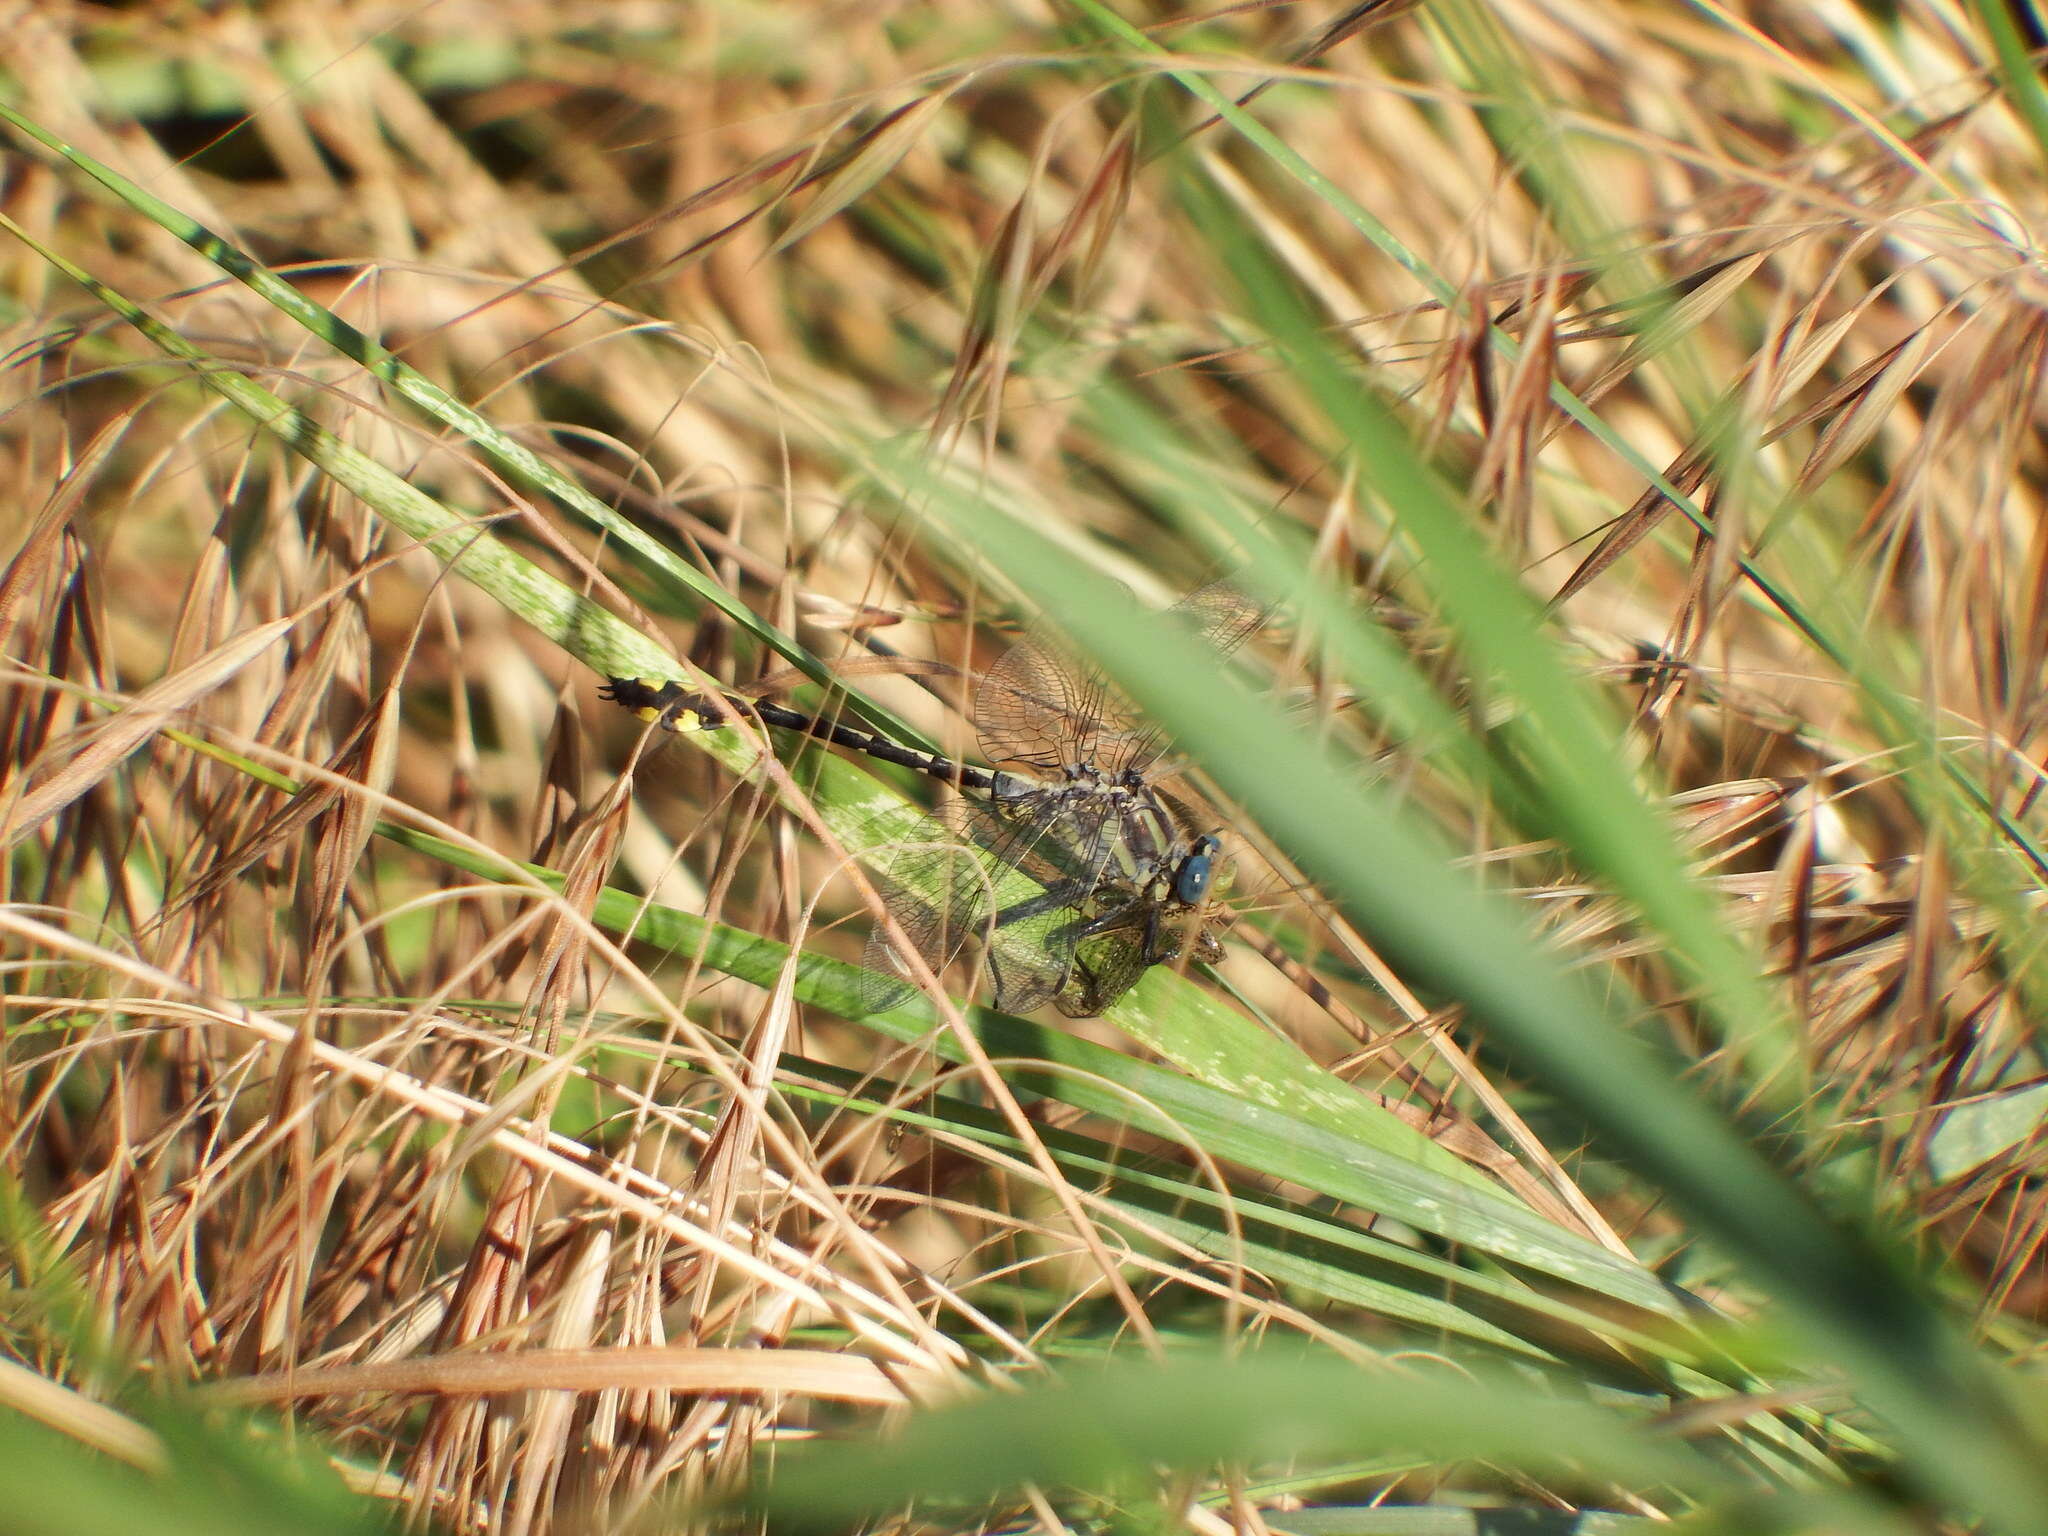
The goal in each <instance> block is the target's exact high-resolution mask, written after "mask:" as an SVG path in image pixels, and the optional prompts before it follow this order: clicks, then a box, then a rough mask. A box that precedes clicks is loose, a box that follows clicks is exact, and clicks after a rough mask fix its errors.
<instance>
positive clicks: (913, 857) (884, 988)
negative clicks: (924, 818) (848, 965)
mask: <svg viewBox="0 0 2048 1536" xmlns="http://www.w3.org/2000/svg"><path fill="white" fill-rule="evenodd" d="M964 805H965V802H961V806H964ZM963 815H964V812H963V811H962V809H961V808H960V807H958V806H956V807H955V808H953V809H951V810H949V811H947V812H944V813H941V814H940V815H938V816H935V817H933V818H931V820H930V825H929V827H928V828H927V829H926V833H928V835H926V833H920V834H918V835H916V836H913V837H910V838H895V839H892V840H890V841H888V842H884V843H880V844H878V845H877V846H875V847H873V848H870V849H869V850H868V851H867V852H866V853H864V854H863V855H862V856H861V857H862V862H864V863H865V864H866V865H867V866H868V868H869V870H870V871H871V872H872V873H873V875H874V879H875V887H876V889H877V890H878V891H879V892H880V894H881V897H882V900H883V902H884V904H886V905H887V907H888V909H889V915H890V917H891V918H893V919H894V920H895V924H896V926H897V927H898V928H899V929H901V930H902V933H903V937H904V938H905V939H907V940H908V941H909V943H910V946H911V948H912V949H914V950H915V951H916V953H917V955H918V957H919V958H920V959H922V960H923V961H924V963H925V965H926V966H927V967H929V968H930V970H931V971H932V973H933V974H934V975H944V973H945V972H946V971H948V970H950V969H951V968H952V967H953V966H954V965H955V964H956V963H957V962H959V961H961V960H963V959H965V958H967V957H968V956H969V955H970V954H971V953H972V952H973V948H974V946H977V945H985V944H986V943H987V942H988V938H989V935H990V932H991V930H992V928H993V918H992V914H993V913H994V910H995V907H994V900H993V897H994V889H995V875H996V873H997V871H994V870H993V869H992V868H991V866H990V865H989V863H988V857H987V853H986V850H985V849H983V848H982V847H981V846H980V845H978V844H977V843H976V842H974V841H973V840H972V839H971V838H970V837H966V836H963V832H962V827H961V821H962V818H963ZM861 963H862V964H863V965H864V966H865V967H866V969H867V973H868V974H867V977H866V979H865V980H864V981H863V983H862V1001H863V1003H864V1004H865V1005H866V1007H867V1009H868V1011H869V1012H870V1013H883V1012H887V1011H888V1010H889V1009H891V1008H897V1007H900V1006H902V1005H903V1004H904V1003H906V1002H908V1001H910V999H911V998H912V997H913V996H915V995H916V994H917V992H918V990H919V989H918V986H917V983H916V982H915V981H914V980H913V979H912V978H911V976H910V974H909V967H908V966H907V964H906V963H905V960H904V958H903V956H902V954H901V952H900V950H899V949H898V947H897V944H896V941H894V940H893V939H891V937H890V935H889V931H888V928H887V926H886V925H882V924H878V925H876V927H875V929H874V931H873V932H872V933H870V934H869V935H868V942H867V949H866V951H865V953H864V955H863V957H862V962H861ZM970 990H971V989H970Z"/></svg>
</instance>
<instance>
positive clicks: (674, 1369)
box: [206, 1346, 910, 1408]
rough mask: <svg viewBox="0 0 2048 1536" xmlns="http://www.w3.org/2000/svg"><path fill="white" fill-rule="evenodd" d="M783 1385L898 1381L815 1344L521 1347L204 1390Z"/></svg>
mask: <svg viewBox="0 0 2048 1536" xmlns="http://www.w3.org/2000/svg"><path fill="white" fill-rule="evenodd" d="M617 1390H626V1391H639V1392H650V1391H653V1392H704V1393H715V1394H718V1395H721V1396H732V1395H745V1396H751V1395H755V1394H760V1393H784V1392H786V1393H789V1394H791V1395H793V1396H797V1397H816V1398H823V1399H826V1400H828V1401H832V1402H844V1403H871V1404H874V1405H876V1406H878V1407H885V1408H888V1407H901V1406H903V1405H904V1404H906V1403H908V1402H909V1401H910V1398H909V1397H908V1396H907V1395H906V1394H905V1391H904V1386H903V1382H902V1381H901V1380H900V1379H899V1378H898V1377H895V1376H892V1375H890V1374H888V1373H886V1372H884V1371H883V1370H882V1369H881V1368H880V1367H879V1366H877V1365H876V1364H875V1363H874V1362H873V1361H872V1360H865V1359H862V1358H861V1357H860V1356H859V1355H847V1354H839V1353H834V1352H828V1351H825V1350H817V1349H694V1348H685V1347H682V1346H676V1347H668V1346H663V1347H660V1348H652V1347H641V1348H628V1349H525V1350H517V1351H512V1352H493V1353H488V1354H456V1355H436V1356H431V1357H426V1358H421V1359H415V1360H402V1361H395V1362H393V1363H391V1364H388V1365H344V1366H326V1367H319V1368H311V1369H306V1370H299V1371H290V1372H284V1373H280V1374H278V1375H271V1376H244V1377H239V1378H231V1379H228V1380H224V1381H220V1382H217V1383H215V1384H213V1385H212V1386H210V1387H208V1388H207V1389H206V1396H207V1397H209V1398H211V1399H213V1400H215V1401H218V1402H228V1403H279V1402H289V1401H291V1400H293V1399H295V1398H309V1397H352V1396H357V1395H359V1394H364V1393H372V1392H392V1393H403V1394H426V1393H432V1394H434V1395H436V1396H443V1397H489V1396H494V1395H496V1394H498V1393H503V1392H608V1391H617Z"/></svg>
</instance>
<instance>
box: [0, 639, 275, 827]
mask: <svg viewBox="0 0 2048 1536" xmlns="http://www.w3.org/2000/svg"><path fill="white" fill-rule="evenodd" d="M298 622H299V621H298V620H297V619H296V618H284V619H272V620H270V621H269V622H268V623H266V624H258V625H256V626H254V627H253V628H250V629H247V630H244V631H242V632H241V633H239V634H237V635H234V636H233V637H231V638H230V639H228V640H226V641H224V642H223V643H222V644H221V645H219V646H218V647H216V648H215V649H214V650H212V651H210V652H209V653H207V654H206V655H205V656H203V657H201V658H200V659H199V660H198V661H195V662H193V663H192V664H191V665H190V666H188V667H186V668H184V669H183V670H182V671H179V672H176V673H174V674H172V675H171V676H169V677H166V678H163V679H161V680H159V681H158V682H155V683H152V684H151V685H150V686H149V687H148V688H145V689H144V690H143V691H142V692H141V693H139V694H137V695H136V696H135V697H134V698H133V699H132V700H130V701H129V703H128V706H127V707H126V708H125V709H123V710H122V711H121V712H120V713H119V714H117V715H114V716H112V717H111V718H110V719H108V720H107V721H106V722H105V723H103V724H102V725H100V726H99V727H97V728H96V729H94V730H93V731H92V732H91V733H90V735H89V737H88V739H87V741H86V744H85V746H84V747H83V748H82V749H80V750H79V751H78V752H77V753H76V754H75V755H73V756H72V757H71V758H69V759H68V760H67V761H65V762H64V763H63V764H61V765H59V766H58V767H56V768H55V769H53V770H52V771H50V772H49V773H48V774H46V775H44V776H43V777H42V778H41V780H40V782H35V783H32V784H31V785H29V786H28V787H26V788H25V789H24V788H23V787H22V786H20V785H19V784H17V785H16V786H15V788H16V790H17V794H16V796H15V798H14V800H13V804H12V805H11V806H9V808H8V814H7V817H6V819H5V821H4V823H0V846H12V845H13V844H15V843H18V842H20V841H21V839H22V838H24V837H26V836H28V835H29V834H30V833H32V832H34V831H35V829H36V828H37V827H39V826H41V825H42V824H43V823H44V822H45V821H47V820H48V819H49V818H50V817H52V816H54V815H56V814H57V813H58V812H59V811H61V810H63V809H64V807H65V806H67V805H69V804H71V802H72V801H74V800H76V799H77V798H78V797H79V796H80V795H83V794H85V793H86V792H87V791H88V790H90V789H92V788H93V787H94V786H95V785H97V784H99V783H100V782H101V781H102V780H103V779H105V778H106V777H107V775H108V774H110V773H112V772H113V771H114V770H115V769H116V768H117V767H119V766H120V764H121V763H122V762H124V761H125V760H126V759H127V758H128V757H129V756H131V755H132V754H134V753H136V752H139V751H140V750H141V749H142V748H143V747H144V746H146V745H148V743H149V742H150V740H151V739H152V738H153V737H154V736H155V735H156V734H157V733H158V732H159V731H160V730H162V729H163V727H164V726H165V724H166V723H167V722H169V721H170V720H172V719H173V718H174V717H176V715H177V714H178V713H179V712H180V711H182V710H184V709H187V708H189V707H190V706H191V705H192V703H193V702H194V701H195V700H197V699H199V698H202V697H203V696H204V695H206V694H207V693H209V692H211V691H212V690H213V689H215V688H218V687H219V686H220V685H221V684H222V683H224V682H226V681H227V680H228V679H229V678H231V677H233V676H234V675H235V674H236V673H237V672H239V671H241V670H242V668H243V667H245V666H247V665H248V664H249V663H250V662H252V661H254V660H255V659H256V658H257V657H258V656H261V655H262V654H263V653H264V652H265V651H267V650H269V649H270V648H271V646H273V645H275V644H276V643H277V642H278V641H279V640H282V639H283V638H284V637H285V636H286V635H288V634H289V633H291V631H292V629H293V627H294V626H295V625H296V624H297V623H298Z"/></svg>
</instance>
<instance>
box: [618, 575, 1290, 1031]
mask: <svg viewBox="0 0 2048 1536" xmlns="http://www.w3.org/2000/svg"><path fill="white" fill-rule="evenodd" d="M1165 617H1166V618H1167V619H1168V620H1169V621H1171V622H1173V623H1175V624H1176V625H1179V626H1180V627H1182V629H1183V631H1184V633H1185V635H1186V637H1187V639H1188V641H1189V643H1190V645H1191V648H1192V651H1191V653H1192V654H1194V655H1198V656H1201V657H1203V658H1204V664H1208V663H1214V664H1216V665H1219V666H1220V665H1221V664H1222V661H1223V659H1224V658H1226V657H1227V656H1229V655H1230V653H1231V652H1233V651H1235V650H1236V649H1237V648H1238V647H1239V646H1241V645H1243V644H1244V642H1245V641H1246V640H1247V639H1248V638H1250V636H1251V635H1253V634H1254V633H1256V632H1257V631H1258V630H1259V629H1260V628H1261V627H1263V625H1264V624H1265V622H1266V617H1267V610H1266V609H1265V608H1263V607H1261V606H1259V605H1258V604H1256V603H1253V602H1252V601H1251V600H1250V599H1248V598H1247V597H1245V596H1244V594H1242V593H1241V592H1239V591H1238V590H1237V589H1236V588H1235V587H1233V586H1231V585H1229V584H1227V583H1225V582H1220V581H1218V582H1211V583H1209V584H1208V585H1207V586H1204V587H1200V588H1197V589H1196V590H1195V591H1193V592H1191V593H1189V594H1188V595H1187V596H1186V597H1185V598H1183V599H1182V600H1181V601H1180V602H1178V603H1176V604H1174V606H1173V607H1171V608H1169V609H1168V610H1166V614H1165ZM601 696H602V697H604V698H605V699H607V700H609V701H611V702H613V703H616V704H619V705H622V706H624V707H625V708H627V709H629V710H631V711H632V712H633V713H634V714H635V715H637V716H639V717H640V718H641V719H642V720H644V721H646V722H648V723H649V724H651V725H656V726H659V727H661V728H662V729H665V730H669V731H676V732H683V733H688V732H693V731H707V730H717V729H721V728H725V727H728V726H730V725H731V724H732V723H733V722H734V721H736V720H739V719H753V720H757V721H758V722H759V723H760V724H762V725H765V726H773V727H775V728H777V729H781V730H788V731H793V732H796V733H798V734H801V735H804V736H807V737H810V738H813V739H815V740H819V741H824V742H829V743H831V744H833V745H835V746H838V747H843V748H845V749H847V750H849V751H853V752H858V753H861V754H864V755H866V756H868V757H871V758H874V759H876V760H877V761H881V762H887V763H893V764H896V765H898V766H900V767H904V768H908V769H911V770H913V771H915V772H917V773H921V774H925V775H927V776H929V777H931V778H935V779H939V780H942V781H944V782H946V783H948V784H951V785H953V786H954V787H955V788H956V789H959V790H963V791H967V792H970V793H969V794H965V795H963V796H962V797H961V798H959V799H957V800H955V801H953V802H952V803H951V804H950V805H948V806H946V807H945V808H943V809H941V810H940V811H937V812H934V813H932V814H931V815H930V816H929V817H927V818H925V825H924V827H923V829H922V830H920V831H919V832H916V833H913V834H912V835H910V836H908V837H906V836H904V835H902V833H901V831H900V830H896V831H894V832H892V834H891V835H889V836H886V837H883V838H879V839H878V840H876V841H875V843H874V845H873V846H871V847H868V848H864V849H863V850H862V851H861V855H860V856H861V859H862V861H863V862H864V863H866V864H867V865H868V867H869V869H870V870H871V871H872V872H873V873H874V875H875V877H876V885H877V889H878V891H879V892H880V894H881V896H882V899H883V901H884V903H885V904H886V906H887V908H888V911H889V914H890V916H891V918H892V919H893V920H894V924H893V926H894V928H895V929H896V930H897V932H899V933H900V934H901V935H902V936H903V938H905V939H907V940H908V942H909V944H910V946H911V948H913V949H914V950H915V951H916V953H917V955H918V957H919V958H920V959H921V960H922V961H923V963H924V964H925V965H926V966H927V967H929V968H930V970H931V971H932V973H933V974H934V975H937V974H940V973H942V972H944V971H946V970H948V969H949V968H950V967H952V966H954V965H955V964H956V963H958V962H960V961H962V960H963V959H964V958H966V957H968V956H970V955H975V956H978V959H979V964H980V966H981V967H982V970H983V972H984V975H985V979H986V981H987V983H988V988H989V992H990V995H991V997H992V1000H993V1001H994V1003H995V1005H996V1006H997V1007H998V1008H1001V1009H1002V1010H1004V1011H1005V1012H1008V1013H1028V1012H1030V1011H1031V1010H1033V1009H1035V1008H1037V1007H1039V1006H1041V1005H1043V1004H1044V1003H1046V1002H1048V1001H1050V1002H1052V1003H1054V1004H1055V1005H1056V1006H1057V1007H1058V1008H1059V1010H1060V1012H1062V1013H1064V1014H1066V1015H1068V1016H1069V1017H1071V1018H1089V1017H1092V1016H1094V1015H1095V1014H1098V1013H1101V1012H1103V1011H1104V1010H1105V1009H1107V1008H1109V1007H1110V1006H1111V1005H1112V1004H1114V1003H1115V1002H1116V1000H1117V999H1118V998H1120V997H1122V996H1123V994H1124V993H1125V992H1127V991H1129V990H1130V988H1131V987H1132V986H1133V985H1135V984H1136V982H1137V981H1138V979H1139V978H1140V977H1141V976H1142V975H1143V974H1144V973H1145V972H1146V971H1147V970H1148V969H1150V968H1151V967H1152V966H1155V965H1163V964H1168V963H1175V962H1182V961H1193V962H1198V963H1202V964H1214V963H1216V962H1217V961H1220V960H1221V959H1222V958H1223V953H1224V952H1223V945H1222V941H1221V939H1220V938H1219V937H1218V934H1219V931H1220V930H1221V929H1222V928H1223V927H1224V926H1225V925H1226V924H1227V921H1228V914H1226V913H1224V912H1221V911H1219V910H1218V909H1216V908H1214V907H1213V906H1212V905H1211V904H1210V902H1209V897H1210V893H1211V891H1212V889H1213V887H1214V885H1215V884H1216V882H1217V880H1218V877H1219V874H1220V873H1221V870H1220V860H1221V857H1222V843H1221V840H1220V838H1218V837H1217V835H1216V834H1215V833H1214V832H1213V831H1208V830H1203V829H1202V822H1201V821H1200V819H1199V818H1198V817H1197V815H1196V813H1195V812H1194V811H1193V809H1192V808H1191V807H1189V806H1188V805H1187V804H1186V802H1184V801H1183V800H1181V799H1179V798H1177V797H1176V796H1174V795H1171V794H1169V793H1168V792H1167V791H1166V790H1164V789H1163V788H1161V787H1160V781H1161V780H1162V779H1164V778H1167V777H1170V776H1171V772H1170V771H1169V769H1170V765H1169V764H1168V762H1167V755H1168V752H1169V748H1170V745H1171V743H1170V741H1169V739H1168V737H1167V735H1166V733H1165V732H1164V731H1163V730H1161V729H1160V728H1159V727H1157V726H1156V725H1153V724H1152V723H1150V722H1148V721H1147V720H1145V719H1144V717H1143V716H1142V715H1141V714H1140V713H1139V711H1138V710H1137V709H1136V707H1135V706H1133V705H1131V704H1130V703H1129V702H1128V701H1127V700H1125V699H1124V698H1123V697H1122V695H1121V694H1120V693H1119V692H1118V691H1117V690H1116V689H1115V687H1114V686H1113V685H1112V684H1111V683H1110V682H1109V680H1108V678H1107V677H1106V676H1105V675H1104V673H1103V672H1102V670H1101V669H1100V668H1099V667H1096V666H1094V665H1092V664H1089V663H1085V662H1082V661H1080V660H1077V659H1076V658H1075V657H1074V656H1072V655H1071V654H1070V653H1069V652H1068V651H1067V650H1066V648H1065V647H1064V646H1062V645H1061V644H1060V643H1059V639H1058V635H1057V633H1056V632H1055V631H1053V630H1052V629H1050V628H1047V627H1045V626H1040V627H1038V628H1035V629H1034V630H1033V631H1031V632H1030V633H1028V634H1027V635H1026V636H1025V637H1024V638H1023V639H1021V640H1019V641H1018V642H1017V643H1016V644H1015V645H1013V646H1012V647H1011V648H1010V649H1009V650H1008V651H1006V652H1005V653H1004V654H1003V655H1002V656H1001V657H1000V658H999V659H998V660H997V662H996V663H995V665H994V666H993V667H991V668H990V669H989V670H988V671H987V672H986V673H985V674H983V676H982V677H981V679H980V682H979V685H978V686H977V688H976V690H975V706H974V724H975V732H976V736H977V738H978V740H979V742H980V746H981V753H982V756H983V757H984V758H985V759H986V760H987V763H988V766H986V767H981V766H977V765H974V764H971V763H966V762H961V761H957V760H955V759H952V758H947V757H942V756H940V755H938V754H936V753H931V752H924V751H920V750H918V749H915V748H911V747H906V746H904V745H902V744H901V743H899V742H895V741H891V740H890V739H888V738H887V737H885V736H882V735H880V734H878V733H876V732H873V731H868V730H864V729H862V728H860V727H858V726H853V725H849V724H846V723H845V722H843V721H839V720H835V719H831V718H829V717H825V716H819V715H812V714H807V713H805V712H803V711H800V710H796V709H791V708H789V707H787V706H785V705H781V704H776V703H773V702H771V701H767V700H758V699H749V698H745V697H742V696H739V695H735V694H729V693H722V692H712V693H706V692H699V691H693V690H691V689H689V688H688V687H686V686H685V685H684V684H682V683H679V682H676V681H673V680H670V681H665V682H664V681H654V680H649V679H642V678H626V677H613V678H611V679H609V680H608V681H607V683H606V684H605V687H604V688H603V689H602V690H601ZM863 964H864V966H865V968H866V978H867V979H866V981H865V982H864V984H863V994H862V1000H863V1002H864V1004H865V1005H866V1006H867V1007H868V1009H869V1010H870V1011H872V1012H884V1011H887V1010H889V1009H891V1008H894V1007H897V1006H899V1005H900V1004H902V1003H903V1002H906V1001H908V999H909V998H910V997H911V995H912V994H913V993H914V992H915V991H916V990H917V989H916V987H915V985H914V984H913V983H912V982H911V981H910V979H909V977H908V974H907V967H906V964H905V960H904V957H903V955H902V953H901V951H900V950H899V948H898V947H897V942H896V940H895V939H893V938H892V937H891V935H890V925H888V924H883V925H878V926H877V927H876V929H875V930H874V933H873V934H872V935H871V937H870V938H869V940H868V946H867V951H866V954H865V955H864V957H863Z"/></svg>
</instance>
